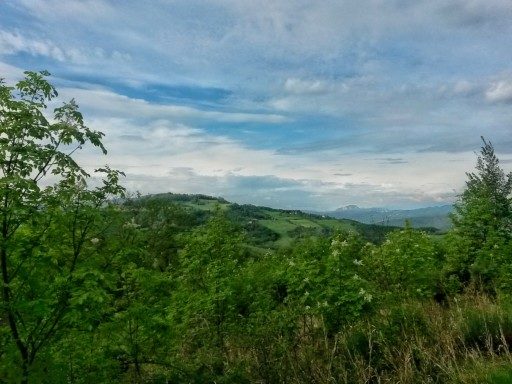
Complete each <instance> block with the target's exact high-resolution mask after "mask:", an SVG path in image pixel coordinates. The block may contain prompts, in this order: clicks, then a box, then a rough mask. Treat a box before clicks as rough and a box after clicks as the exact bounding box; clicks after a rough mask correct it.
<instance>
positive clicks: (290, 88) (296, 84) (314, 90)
mask: <svg viewBox="0 0 512 384" xmlns="http://www.w3.org/2000/svg"><path fill="white" fill-rule="evenodd" d="M284 89H285V91H286V92H289V93H295V94H300V95H303V94H308V95H316V94H322V93H326V92H328V91H329V90H330V87H329V86H328V85H327V84H326V83H325V82H324V81H320V80H303V79H297V78H289V79H286V81H285V83H284Z"/></svg>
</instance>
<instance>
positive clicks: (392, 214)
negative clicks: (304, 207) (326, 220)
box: [322, 205, 453, 231]
mask: <svg viewBox="0 0 512 384" xmlns="http://www.w3.org/2000/svg"><path fill="white" fill-rule="evenodd" d="M452 210H453V206H452V205H441V206H437V207H427V208H419V209H404V210H401V209H394V210H390V209H385V208H359V207H358V206H356V205H348V206H346V207H342V208H338V209H336V210H335V211H331V212H323V213H322V214H323V215H326V216H330V217H334V218H338V219H350V220H356V221H359V222H361V223H366V224H376V225H385V226H394V227H403V226H404V224H405V221H406V220H409V221H410V222H411V225H412V226H413V227H414V228H425V227H432V228H436V229H439V230H441V231H446V230H448V229H449V228H450V227H451V222H450V218H449V214H450V213H451V212H452Z"/></svg>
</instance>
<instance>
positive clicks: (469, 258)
mask: <svg viewBox="0 0 512 384" xmlns="http://www.w3.org/2000/svg"><path fill="white" fill-rule="evenodd" d="M55 95H56V92H55V90H54V89H53V87H52V86H51V85H50V84H49V83H48V82H47V81H46V80H45V74H44V73H27V77H26V78H25V79H24V80H22V81H21V82H19V83H18V84H17V85H16V87H14V88H11V87H8V86H6V85H5V84H1V85H0V161H1V167H2V178H1V184H0V198H1V206H0V220H1V226H2V229H1V236H0V263H1V265H0V266H1V274H2V301H1V307H0V311H1V312H0V382H3V383H17V382H19V383H110V382H120V383H208V382H211V383H253V382H255V383H386V382H389V383H421V382H425V383H508V382H511V381H512V356H511V354H510V350H509V345H510V343H511V342H512V299H511V297H510V292H511V288H512V259H511V257H510V255H511V251H512V248H511V246H512V244H511V239H510V237H511V219H512V211H511V210H512V207H511V201H510V192H511V188H512V176H511V175H505V174H504V172H503V171H502V170H501V168H500V167H499V163H498V159H497V158H496V156H495V154H494V150H493V147H492V145H491V144H490V143H489V142H486V141H484V142H483V146H482V150H481V153H480V155H479V157H478V160H477V166H476V170H475V171H474V172H472V173H469V174H468V181H467V187H466V190H465V191H464V193H463V194H462V195H461V196H460V199H459V201H458V203H457V205H456V210H455V213H454V215H453V229H452V230H451V231H450V232H448V233H447V234H446V235H445V236H443V237H442V238H433V237H432V236H430V235H429V234H427V233H425V232H423V231H417V230H414V229H412V228H411V227H406V228H405V229H402V230H394V231H391V232H389V233H386V234H382V233H381V234H382V235H383V236H385V239H384V240H383V241H381V240H382V239H380V238H375V239H374V241H369V240H370V239H369V237H368V236H369V235H368V233H369V232H365V231H367V230H368V227H362V226H359V227H357V226H355V225H356V224H350V223H349V222H336V223H340V224H334V223H331V224H330V226H329V225H328V224H327V223H326V222H323V221H321V220H320V218H317V217H309V218H307V217H304V216H300V215H299V216H300V217H298V218H297V217H293V218H289V219H287V220H289V221H288V223H289V224H294V226H293V228H291V227H289V228H288V227H286V226H285V225H284V224H282V223H281V224H279V225H277V226H276V225H275V224H276V223H274V222H279V220H277V219H275V218H276V217H277V216H276V215H278V213H279V211H272V210H265V209H260V211H259V212H260V214H262V215H263V216H264V217H259V218H256V219H257V220H258V221H256V222H255V221H253V222H252V223H249V222H248V221H247V220H246V219H247V217H248V216H247V214H241V213H240V211H244V210H252V211H253V212H252V213H251V214H250V215H253V216H254V215H255V214H257V213H258V212H256V211H258V210H257V209H255V208H254V207H252V208H251V207H250V206H231V205H228V204H227V203H222V202H220V204H218V205H217V208H214V209H213V210H211V209H204V210H203V213H198V212H199V211H198V209H197V207H195V208H194V207H190V206H187V204H177V203H176V202H174V201H170V200H169V199H164V198H142V199H121V200H119V199H118V198H119V197H122V196H123V194H124V190H123V188H122V187H120V186H119V184H118V181H119V177H120V173H119V172H117V171H114V170H111V169H109V168H108V167H105V168H103V169H100V170H98V171H99V172H101V173H103V174H104V182H103V184H102V185H100V186H99V187H97V188H95V189H90V188H89V187H88V186H87V181H88V180H89V177H90V176H89V175H88V174H87V173H86V172H85V171H84V170H83V169H82V168H81V167H80V166H79V165H78V164H77V163H76V162H75V161H74V159H73V157H72V154H73V153H74V152H75V150H79V149H80V148H81V147H82V146H83V145H85V144H87V143H90V144H92V145H95V146H97V147H99V148H100V149H102V150H104V148H103V147H102V145H101V137H102V134H101V133H100V132H95V131H91V130H89V129H88V128H87V127H85V126H84V124H83V120H82V116H81V115H80V113H79V112H78V109H77V107H76V104H75V103H74V102H70V103H68V104H64V105H63V106H62V107H61V108H58V109H56V110H55V116H54V119H52V121H50V120H48V119H47V118H46V117H45V115H44V114H43V113H42V112H43V111H44V109H45V107H46V106H45V103H46V102H47V101H48V100H50V99H51V98H52V97H54V96H55ZM184 200H187V199H186V198H184ZM202 200H203V202H202V203H201V204H199V205H204V204H206V203H205V200H208V199H202ZM114 201H118V203H114ZM119 201H122V203H119ZM214 205H216V204H214ZM233 207H234V208H233ZM261 212H264V213H261ZM281 214H283V215H291V213H289V212H288V213H283V212H281V213H279V215H281ZM266 215H268V216H266ZM272 215H274V216H275V217H274V219H275V220H272ZM251 217H252V216H251ZM253 219H254V218H253ZM253 219H251V220H253ZM293 220H299V222H300V225H299V224H298V223H299V222H294V221H293ZM283 222H284V221H283ZM255 223H257V225H255ZM272 223H273V224H274V226H272ZM251 225H252V226H253V227H255V228H256V229H254V228H253V227H251ZM337 225H339V226H340V227H337ZM262 228H266V229H262ZM296 228H300V229H298V230H297V229H296ZM308 228H309V229H308ZM311 228H313V229H311ZM324 228H328V230H324ZM289 231H292V232H291V233H292V234H294V235H293V236H292V235H290V232H289ZM295 232H300V234H299V235H295ZM370 232H371V231H370ZM285 234H287V237H286V241H281V243H280V242H279V241H280V240H282V239H283V238H285V237H284V235H285ZM379 236H380V235H379ZM377 237H378V236H377Z"/></svg>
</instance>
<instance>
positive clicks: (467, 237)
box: [451, 137, 512, 280]
mask: <svg viewBox="0 0 512 384" xmlns="http://www.w3.org/2000/svg"><path fill="white" fill-rule="evenodd" d="M482 141H483V145H482V147H481V150H480V154H479V155H478V159H477V163H476V170H475V171H474V172H468V173H467V177H468V180H467V181H466V188H465V190H464V192H463V193H462V194H461V195H460V196H459V199H458V201H457V203H456V204H455V212H454V214H453V215H452V221H453V231H452V234H451V235H452V236H453V238H454V239H455V241H456V242H457V243H458V247H457V248H458V249H457V250H456V252H457V253H458V256H457V257H456V258H457V259H458V264H459V265H458V266H457V268H459V271H458V273H459V275H460V276H461V277H462V279H463V280H468V279H469V277H470V276H471V275H473V276H475V272H476V269H478V268H477V267H478V265H480V266H482V265H487V266H488V265H489V264H488V262H489V261H490V260H489V257H490V256H492V255H493V254H492V253H490V252H489V250H491V249H495V250H496V249H499V248H500V246H502V245H503V244H504V243H508V242H509V241H510V239H511V238H512V232H511V230H512V206H511V199H510V196H511V193H512V173H508V174H506V173H505V172H504V171H503V169H502V168H501V167H500V165H499V160H498V157H497V156H496V154H495V152H494V147H493V145H492V144H491V142H489V141H486V140H485V139H484V138H483V137H482Z"/></svg>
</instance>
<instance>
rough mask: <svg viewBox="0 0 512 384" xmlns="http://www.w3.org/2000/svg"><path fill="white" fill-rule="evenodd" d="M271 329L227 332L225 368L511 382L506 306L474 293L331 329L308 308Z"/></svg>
mask: <svg viewBox="0 0 512 384" xmlns="http://www.w3.org/2000/svg"><path fill="white" fill-rule="evenodd" d="M272 332H273V331H272V326H271V325H268V328H267V329H266V331H265V332H263V333H262V334H261V335H260V336H261V337H259V338H258V337H256V338H255V337H254V336H255V335H254V334H253V335H251V336H250V338H248V339H247V340H245V342H244V340H243V337H242V338H240V337H238V338H235V337H234V338H233V339H232V340H231V342H230V351H229V353H228V355H227V361H226V366H227V367H230V368H228V370H229V369H232V370H233V371H238V372H239V369H242V370H243V371H245V373H246V375H244V377H245V379H246V380H247V381H248V382H255V383H404V384H405V383H495V384H498V383H510V382H512V357H511V355H510V353H509V344H510V342H512V309H511V307H510V306H507V305H504V304H502V303H497V302H496V301H495V300H493V299H491V298H489V297H487V296H485V295H481V294H476V293H469V294H466V295H464V296H460V297H458V298H457V299H455V300H453V301H452V302H450V303H448V304H447V305H444V306H442V305H439V304H437V303H435V302H417V301H410V302H404V303H397V304H393V305H389V306H388V307H387V308H385V309H381V310H380V311H377V312H376V313H375V314H373V315H372V316H371V317H368V318H366V319H363V320H360V321H359V322H357V323H355V324H351V325H348V326H346V327H345V328H343V329H342V330H341V331H340V332H338V333H337V334H335V335H334V336H333V335H328V333H327V332H326V330H325V326H324V322H323V319H322V318H316V317H313V316H302V317H301V319H300V326H298V327H297V328H296V329H295V331H294V332H291V333H288V334H283V333H281V334H279V332H276V333H275V334H273V333H272ZM249 339H250V340H249ZM237 367H238V369H237ZM242 367H243V368H242ZM239 379H240V377H239Z"/></svg>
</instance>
